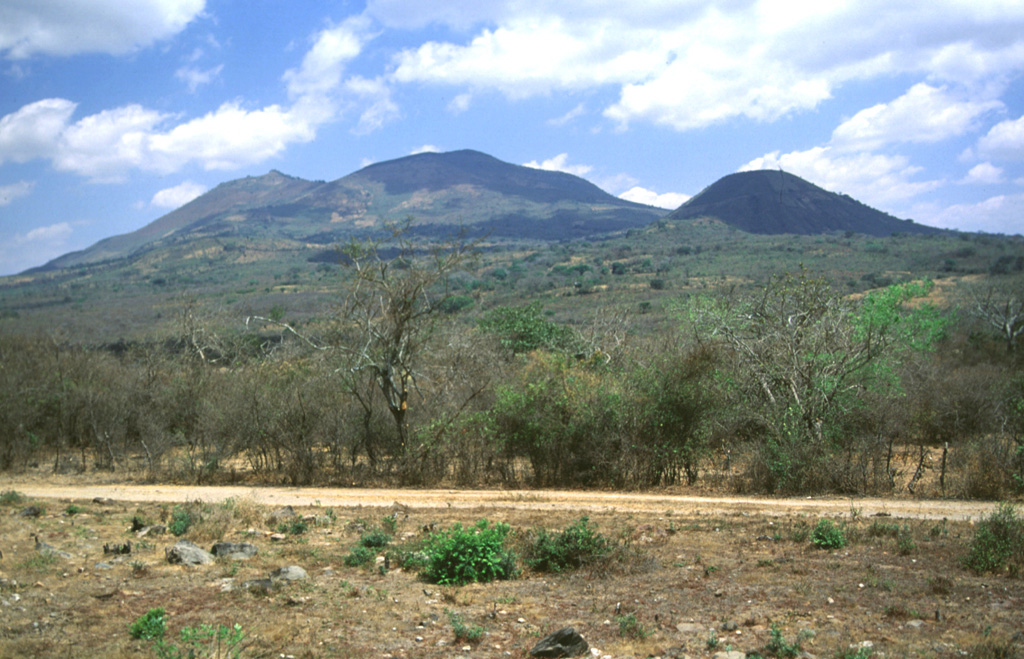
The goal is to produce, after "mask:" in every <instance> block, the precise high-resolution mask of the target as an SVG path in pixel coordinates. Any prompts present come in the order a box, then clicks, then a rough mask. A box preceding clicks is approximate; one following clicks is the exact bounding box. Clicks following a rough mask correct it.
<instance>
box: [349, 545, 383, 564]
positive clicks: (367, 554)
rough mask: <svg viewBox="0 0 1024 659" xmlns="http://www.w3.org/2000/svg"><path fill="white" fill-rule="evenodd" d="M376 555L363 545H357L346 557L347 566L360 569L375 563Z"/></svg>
mask: <svg viewBox="0 0 1024 659" xmlns="http://www.w3.org/2000/svg"><path fill="white" fill-rule="evenodd" d="M374 556H375V554H374V553H373V551H372V550H370V549H368V548H367V547H364V546H362V545H356V546H355V547H353V548H352V550H351V551H350V552H349V553H348V554H346V555H345V559H344V561H345V565H347V566H348V567H359V566H361V565H366V564H367V563H370V562H371V561H373V559H374Z"/></svg>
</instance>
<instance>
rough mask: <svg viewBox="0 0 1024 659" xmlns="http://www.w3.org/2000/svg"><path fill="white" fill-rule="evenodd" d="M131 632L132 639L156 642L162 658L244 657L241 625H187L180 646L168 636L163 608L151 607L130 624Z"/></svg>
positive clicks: (236, 658) (154, 648) (157, 653)
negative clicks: (168, 638)
mask: <svg viewBox="0 0 1024 659" xmlns="http://www.w3.org/2000/svg"><path fill="white" fill-rule="evenodd" d="M128 633H129V634H130V635H131V637H132V638H137V639H140V640H143V641H153V651H154V652H155V653H156V656H157V657H160V659H199V658H202V657H210V658H216V659H220V658H221V657H230V658H231V659H238V657H240V656H242V650H243V647H242V642H243V641H244V640H245V632H243V631H242V627H241V626H240V625H237V624H236V625H234V626H233V627H228V626H226V625H217V626H216V627H214V626H212V625H208V624H202V625H199V626H198V627H183V628H182V629H181V630H180V632H179V633H178V639H179V643H180V644H181V645H180V647H179V646H178V645H177V644H175V643H172V642H169V641H167V640H166V638H165V636H166V634H167V619H166V612H165V611H164V609H162V608H155V609H150V610H149V611H147V612H146V613H145V614H143V615H141V616H139V617H138V618H137V619H136V620H135V621H134V622H133V623H131V625H129V627H128Z"/></svg>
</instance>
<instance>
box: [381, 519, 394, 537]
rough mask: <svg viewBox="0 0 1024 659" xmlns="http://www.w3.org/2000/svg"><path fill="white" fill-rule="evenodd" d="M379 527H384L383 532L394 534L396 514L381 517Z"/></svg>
mask: <svg viewBox="0 0 1024 659" xmlns="http://www.w3.org/2000/svg"><path fill="white" fill-rule="evenodd" d="M380 527H381V528H382V529H384V532H385V533H387V534H388V535H395V533H396V532H397V531H398V517H397V516H396V515H387V516H386V517H383V518H381V520H380Z"/></svg>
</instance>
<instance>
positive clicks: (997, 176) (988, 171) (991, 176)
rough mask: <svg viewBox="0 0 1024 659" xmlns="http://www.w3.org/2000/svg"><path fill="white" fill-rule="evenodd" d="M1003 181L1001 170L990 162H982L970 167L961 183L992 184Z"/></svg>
mask: <svg viewBox="0 0 1024 659" xmlns="http://www.w3.org/2000/svg"><path fill="white" fill-rule="evenodd" d="M1002 182H1003V170H1002V169H1000V168H999V167H996V166H995V165H993V164H992V163H989V162H983V163H979V164H977V165H975V166H974V167H971V171H969V172H967V176H965V177H964V179H963V180H962V181H961V183H967V184H971V183H980V184H993V183H1002Z"/></svg>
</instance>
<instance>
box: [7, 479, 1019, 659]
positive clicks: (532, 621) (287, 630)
mask: <svg viewBox="0 0 1024 659" xmlns="http://www.w3.org/2000/svg"><path fill="white" fill-rule="evenodd" d="M0 490H2V491H10V490H15V491H17V492H20V493H22V494H24V495H26V497H27V498H26V499H25V500H23V501H19V502H8V503H6V504H3V505H0V550H2V552H3V557H2V559H0V657H44V656H61V657H86V656H88V657H127V656H138V654H139V653H142V654H143V655H145V654H146V653H151V652H152V650H151V648H152V642H150V641H142V640H136V639H133V638H131V637H130V636H129V634H128V626H129V624H130V623H131V622H132V621H134V620H135V619H136V618H138V617H139V616H141V615H142V614H144V613H145V612H146V611H147V610H149V609H151V608H154V607H163V608H165V609H166V610H167V613H168V630H169V634H170V636H169V638H172V639H174V640H175V641H176V642H177V634H178V632H179V630H180V629H182V628H183V627H186V626H188V627H198V626H199V625H201V624H214V625H217V624H225V625H229V626H230V625H233V624H235V623H237V624H239V625H241V627H242V629H243V630H244V631H245V633H246V640H245V641H244V642H243V646H244V649H243V652H242V656H243V657H282V656H294V657H452V656H465V657H525V656H527V652H528V651H529V649H530V648H531V647H532V646H533V645H534V644H535V643H536V642H537V641H538V640H539V639H540V638H541V637H542V636H544V635H545V634H547V633H549V632H551V631H554V630H555V629H558V628H560V627H562V626H565V625H572V626H574V627H575V628H576V629H577V630H578V631H580V632H581V633H582V634H583V636H584V637H585V638H586V639H587V641H588V642H589V643H590V644H591V646H593V647H596V648H600V650H601V653H602V655H601V656H610V657H615V658H619V657H651V656H663V657H669V656H682V655H683V654H684V653H685V654H686V655H688V656H690V657H702V656H709V657H710V656H712V655H713V654H714V652H719V651H722V650H725V649H726V648H727V647H731V648H732V649H735V650H740V651H744V652H751V653H752V652H755V651H759V652H761V653H763V654H768V653H767V652H766V650H765V648H766V644H768V643H769V641H770V637H771V633H772V632H771V629H772V626H773V625H775V626H776V628H777V629H778V631H779V632H780V633H781V635H782V637H783V638H784V639H785V641H786V642H787V643H790V644H793V643H796V642H797V641H798V640H799V643H800V645H801V647H802V649H803V650H804V651H807V652H809V653H811V654H812V655H814V656H817V657H835V656H845V657H852V656H854V651H853V650H851V649H850V646H851V645H856V644H859V643H861V642H863V641H870V642H871V643H873V646H874V649H875V650H876V654H875V656H881V655H882V653H884V655H885V656H886V657H901V656H907V657H917V656H929V657H947V656H948V657H954V656H965V655H973V656H976V657H982V656H991V657H995V656H1020V653H1021V650H1022V648H1024V646H1022V645H1021V644H1020V643H1019V642H1018V641H1019V639H1020V633H1021V632H1024V614H1022V611H1024V582H1022V580H1021V579H1019V578H1011V577H1008V576H1003V575H992V574H988V575H975V574H973V573H971V572H969V571H967V570H965V569H964V568H963V567H962V566H961V560H962V557H963V556H964V554H965V553H966V550H967V547H968V544H969V542H970V540H971V538H972V537H973V531H974V525H975V523H976V521H977V520H979V519H980V518H981V517H982V516H984V515H986V514H988V512H990V511H991V510H993V509H994V508H995V505H994V504H990V503H978V502H962V501H935V500H931V501H924V500H913V499H852V500H851V499H846V498H824V499H821V498H813V499H764V498H739V497H694V496H688V495H685V494H676V493H655V494H633V493H618V492H561V491H548V490H545V491H536V490H530V491H455V490H394V489H379V490H369V489H367V490H358V489H335V488H323V489H319V488H283V487H203V488H199V487H181V486H169V485H125V484H116V483H93V484H89V485H78V484H75V483H74V482H67V483H59V484H54V483H48V482H47V481H46V480H45V479H42V478H29V479H24V480H22V479H19V482H4V483H0ZM96 497H102V498H108V499H111V500H112V501H109V502H106V501H104V502H94V501H93V499H94V498H96ZM199 501H201V502H203V503H198V502H199ZM30 504H36V505H38V506H41V507H43V508H45V509H46V510H45V513H43V515H42V516H40V517H23V516H21V515H20V514H19V513H20V512H21V511H22V510H23V509H24V508H25V507H26V506H28V505H30ZM284 505H292V506H295V509H296V510H297V511H298V512H299V513H300V514H305V515H307V516H309V521H308V529H307V530H306V531H305V532H303V533H300V534H296V533H287V532H285V533H282V534H281V535H282V539H279V540H273V539H271V537H270V534H271V532H275V531H278V522H276V521H274V520H273V519H272V518H271V515H270V513H271V511H273V510H274V509H276V508H279V507H281V506H284ZM70 506H74V507H75V508H77V510H75V508H70ZM177 507H181V508H187V509H189V510H191V511H193V513H194V514H195V516H196V517H200V516H201V517H202V521H200V522H199V523H197V524H196V525H195V526H194V527H193V528H192V529H191V530H190V531H189V532H187V533H186V534H185V535H184V536H183V537H186V538H188V539H191V540H193V541H195V542H196V543H197V544H199V545H201V546H203V547H204V548H207V549H209V548H210V545H212V544H213V542H215V541H217V540H221V539H228V540H232V541H242V540H248V541H251V542H253V543H255V544H256V545H257V546H258V547H259V552H260V553H259V555H258V556H257V557H256V558H254V559H252V560H249V561H236V562H231V561H223V560H218V562H216V563H214V564H213V565H208V566H202V567H193V568H184V567H180V566H172V565H169V564H168V563H167V561H166V560H165V557H164V550H165V549H166V548H167V547H170V546H171V545H173V544H174V542H175V541H176V540H177V538H174V537H173V536H170V535H162V536H147V537H144V538H138V537H137V536H136V535H135V534H132V533H131V532H130V531H129V525H130V521H131V518H132V517H140V518H144V519H145V520H147V521H149V522H161V521H162V522H165V523H166V522H167V521H169V520H170V518H171V516H172V514H173V512H174V510H175V508H177ZM72 513H74V514H72ZM389 514H395V515H396V525H397V529H396V534H395V540H394V541H393V543H392V545H391V549H389V550H377V553H378V554H379V556H378V561H382V560H383V558H382V556H383V555H384V553H385V552H389V553H390V556H389V560H391V569H390V570H382V569H381V564H380V563H374V564H372V565H371V566H370V567H348V566H346V565H345V560H344V559H345V557H346V556H347V555H348V554H349V552H350V551H351V550H352V548H353V547H354V546H356V545H357V543H358V541H359V538H360V534H361V533H362V532H363V531H364V530H366V529H367V528H369V527H372V526H379V525H381V524H386V522H382V518H383V517H384V516H385V515H389ZM582 515H587V516H589V518H590V521H591V523H592V524H593V525H595V526H596V527H597V528H598V529H599V530H600V531H601V532H602V533H603V534H604V535H606V536H607V537H609V538H611V539H613V540H615V541H616V542H618V543H619V544H620V546H621V547H622V549H621V550H620V552H619V554H618V558H617V559H616V560H614V561H612V562H610V563H607V564H605V563H602V564H597V565H591V566H589V567H587V568H584V569H583V570H581V571H576V572H567V573H564V574H554V575H552V574H545V573H537V572H534V571H531V570H529V569H525V570H524V572H523V574H522V575H521V576H520V578H518V579H516V580H513V581H505V582H496V583H491V584H471V585H467V586H463V587H454V586H451V587H441V586H436V585H433V584H428V583H425V582H424V581H423V580H422V579H421V578H420V577H419V576H418V575H417V573H416V572H415V571H414V570H405V569H402V567H401V563H402V559H403V557H405V556H407V555H408V552H411V551H415V550H417V549H418V548H419V547H420V546H421V545H422V542H423V540H424V539H425V538H426V537H427V536H428V532H427V531H425V529H427V530H429V529H430V528H431V525H433V528H434V529H438V530H439V529H444V528H447V527H448V526H449V525H451V524H452V523H455V522H460V523H462V524H464V525H469V524H473V523H475V522H476V521H477V520H480V519H483V518H486V519H488V520H491V521H492V522H497V521H500V522H507V523H508V524H510V525H511V527H512V529H513V536H512V544H513V546H514V548H516V549H517V551H519V552H520V554H522V553H523V552H524V551H525V550H526V548H527V546H528V544H529V540H530V538H531V537H532V534H531V529H535V528H538V527H542V528H546V529H549V530H557V529H561V528H564V527H565V526H566V525H568V524H570V523H572V522H573V521H574V520H576V519H578V518H579V517H580V516H582ZM820 518H830V519H832V520H834V521H835V522H836V523H839V524H843V525H844V527H845V532H846V535H847V537H848V539H849V540H850V544H849V545H847V546H846V547H845V548H842V549H839V550H835V551H826V550H821V549H817V548H816V547H815V546H814V545H813V544H812V543H811V542H810V541H809V540H808V538H807V535H808V530H809V529H810V528H811V527H812V526H813V525H814V524H815V523H816V522H817V521H818V519H820ZM293 530H294V529H293ZM32 533H37V534H38V535H39V538H40V541H42V542H45V543H48V544H50V545H52V546H54V547H55V548H56V549H57V550H58V551H62V552H67V553H68V554H69V555H70V556H69V557H61V556H47V555H45V554H42V553H40V552H37V551H36V549H35V546H34V543H35V541H34V540H33V539H32V538H31V536H30V534H32ZM129 540H130V541H132V542H133V546H132V552H131V554H129V555H127V556H112V555H105V554H104V553H103V545H104V544H114V543H119V544H120V543H125V542H127V541H129ZM286 565H299V566H302V567H303V568H305V569H306V570H307V571H308V573H309V578H308V579H306V580H303V581H299V582H296V583H293V584H291V585H288V586H283V587H280V588H276V589H274V590H272V591H271V592H270V593H269V594H265V595H258V594H254V593H252V592H248V591H246V590H245V589H243V588H241V584H242V583H243V582H244V581H246V580H251V579H257V578H262V577H266V576H267V575H268V574H269V572H270V571H271V570H273V569H275V568H278V567H282V566H286ZM449 613H452V614H457V615H460V616H462V619H463V620H464V622H465V624H466V626H467V627H470V628H472V627H479V628H481V629H482V636H481V638H480V639H479V640H476V641H467V640H465V639H458V638H456V635H455V633H454V631H453V625H452V623H451V618H450V617H449V615H448V614H449ZM634 623H635V624H634ZM1015 634H1017V635H1018V636H1016V637H1015V636H1014V635H1015ZM986 653H987V654H986ZM152 656H155V655H152ZM225 656H226V655H225ZM860 656H861V657H864V656H868V655H867V654H866V653H865V652H862V653H861V655H860Z"/></svg>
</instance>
